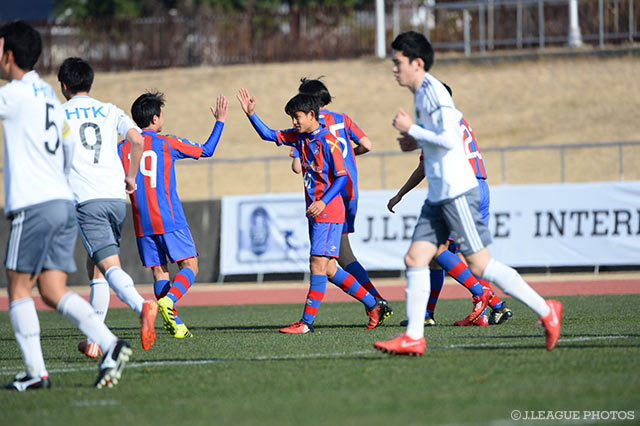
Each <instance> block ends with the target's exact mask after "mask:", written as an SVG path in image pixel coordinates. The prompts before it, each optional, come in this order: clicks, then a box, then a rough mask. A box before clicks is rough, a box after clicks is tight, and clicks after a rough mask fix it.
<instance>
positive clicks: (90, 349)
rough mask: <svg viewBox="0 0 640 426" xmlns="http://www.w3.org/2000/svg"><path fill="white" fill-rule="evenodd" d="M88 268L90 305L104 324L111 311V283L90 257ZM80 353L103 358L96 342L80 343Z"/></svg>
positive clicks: (88, 258) (85, 341)
mask: <svg viewBox="0 0 640 426" xmlns="http://www.w3.org/2000/svg"><path fill="white" fill-rule="evenodd" d="M86 268H87V275H88V276H89V285H90V287H91V293H90V294H89V304H91V307H92V308H93V310H94V311H95V312H96V314H97V315H98V317H99V318H100V319H101V320H102V322H104V321H105V318H106V317H107V312H108V311H109V301H110V299H111V290H109V283H108V282H107V280H106V279H105V278H104V275H103V274H102V272H100V269H98V267H97V266H96V265H95V264H94V263H93V262H92V261H91V258H90V257H87V261H86ZM78 351H79V352H80V353H81V354H83V355H85V356H87V357H89V358H98V357H100V356H102V352H101V351H100V346H98V344H97V343H96V342H91V341H89V340H83V341H81V342H78Z"/></svg>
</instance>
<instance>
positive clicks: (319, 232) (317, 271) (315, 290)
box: [280, 219, 342, 334]
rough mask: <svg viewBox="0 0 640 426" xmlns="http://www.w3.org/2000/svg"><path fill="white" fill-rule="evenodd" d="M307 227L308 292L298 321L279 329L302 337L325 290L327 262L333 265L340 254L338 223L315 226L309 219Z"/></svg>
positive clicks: (311, 321)
mask: <svg viewBox="0 0 640 426" xmlns="http://www.w3.org/2000/svg"><path fill="white" fill-rule="evenodd" d="M308 226H309V242H310V246H311V247H310V250H309V271H310V272H311V276H310V282H309V292H308V293H307V298H306V302H305V305H304V309H303V312H302V318H301V319H300V321H295V322H294V323H292V324H291V325H290V326H288V327H284V328H281V329H280V332H281V333H287V334H304V333H309V332H312V331H313V322H314V321H315V318H316V314H317V313H318V309H319V308H320V304H322V300H323V299H324V295H325V292H326V290H327V274H328V271H329V268H328V267H329V262H330V259H333V262H334V264H335V258H336V257H337V256H338V253H339V252H340V231H341V229H342V224H335V223H319V222H315V221H313V220H311V219H309V220H308ZM332 270H333V268H332Z"/></svg>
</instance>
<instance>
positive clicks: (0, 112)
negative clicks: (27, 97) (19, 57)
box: [0, 83, 16, 120]
mask: <svg viewBox="0 0 640 426" xmlns="http://www.w3.org/2000/svg"><path fill="white" fill-rule="evenodd" d="M9 84H10V83H9ZM9 84H7V85H5V86H4V87H0V119H1V120H4V119H5V118H7V117H9V116H10V115H11V112H13V111H14V110H15V108H14V106H13V104H12V103H11V101H12V100H14V99H16V97H15V96H11V93H10V86H9Z"/></svg>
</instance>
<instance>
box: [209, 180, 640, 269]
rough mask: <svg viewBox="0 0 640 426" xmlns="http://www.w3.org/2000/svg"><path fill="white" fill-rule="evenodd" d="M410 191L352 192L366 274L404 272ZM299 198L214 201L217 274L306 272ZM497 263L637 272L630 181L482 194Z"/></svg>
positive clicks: (357, 247) (637, 197)
mask: <svg viewBox="0 0 640 426" xmlns="http://www.w3.org/2000/svg"><path fill="white" fill-rule="evenodd" d="M426 192H427V191H426V190H425V189H415V190H414V191H412V192H410V193H409V194H408V195H406V196H405V198H404V199H403V200H402V201H401V202H400V204H398V205H397V206H396V207H395V209H394V210H395V211H396V213H395V214H392V213H390V212H389V211H388V210H387V207H386V206H387V201H388V200H389V198H391V197H392V196H393V195H394V194H395V191H361V192H360V201H359V204H358V216H357V220H356V232H355V233H354V234H351V236H350V242H351V246H352V248H353V251H354V253H355V254H356V256H357V258H358V260H359V261H360V262H361V263H362V264H363V266H364V267H365V268H367V269H369V270H401V269H404V263H403V258H404V254H405V252H406V250H407V248H408V246H409V243H410V241H411V235H412V233H413V227H414V225H415V222H416V220H417V215H418V214H419V212H420V209H421V208H422V203H423V202H424V199H425V197H426ZM304 213H305V205H304V197H303V195H302V194H301V193H300V194H269V195H247V196H232V197H224V198H223V199H222V219H221V220H222V233H221V242H220V271H221V273H222V274H224V275H232V274H252V273H270V272H306V271H308V260H309V239H308V230H307V219H306V217H305V214H304ZM490 228H491V233H492V236H493V240H494V242H493V244H492V245H491V246H490V247H489V249H490V251H491V253H492V254H493V255H494V256H495V257H496V258H497V259H500V260H501V261H503V262H504V263H507V264H509V265H512V266H542V267H546V266H584V265H587V266H590V265H638V264H640V182H622V183H585V184H556V185H522V186H496V187H491V219H490Z"/></svg>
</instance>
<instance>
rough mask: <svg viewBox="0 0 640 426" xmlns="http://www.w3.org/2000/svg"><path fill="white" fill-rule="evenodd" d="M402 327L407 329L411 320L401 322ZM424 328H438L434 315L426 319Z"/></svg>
mask: <svg viewBox="0 0 640 426" xmlns="http://www.w3.org/2000/svg"><path fill="white" fill-rule="evenodd" d="M400 325H401V326H402V327H406V326H407V325H409V320H402V321H400ZM424 326H425V327H435V326H436V319H435V318H434V317H433V314H429V315H427V316H426V317H425V319H424Z"/></svg>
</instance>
